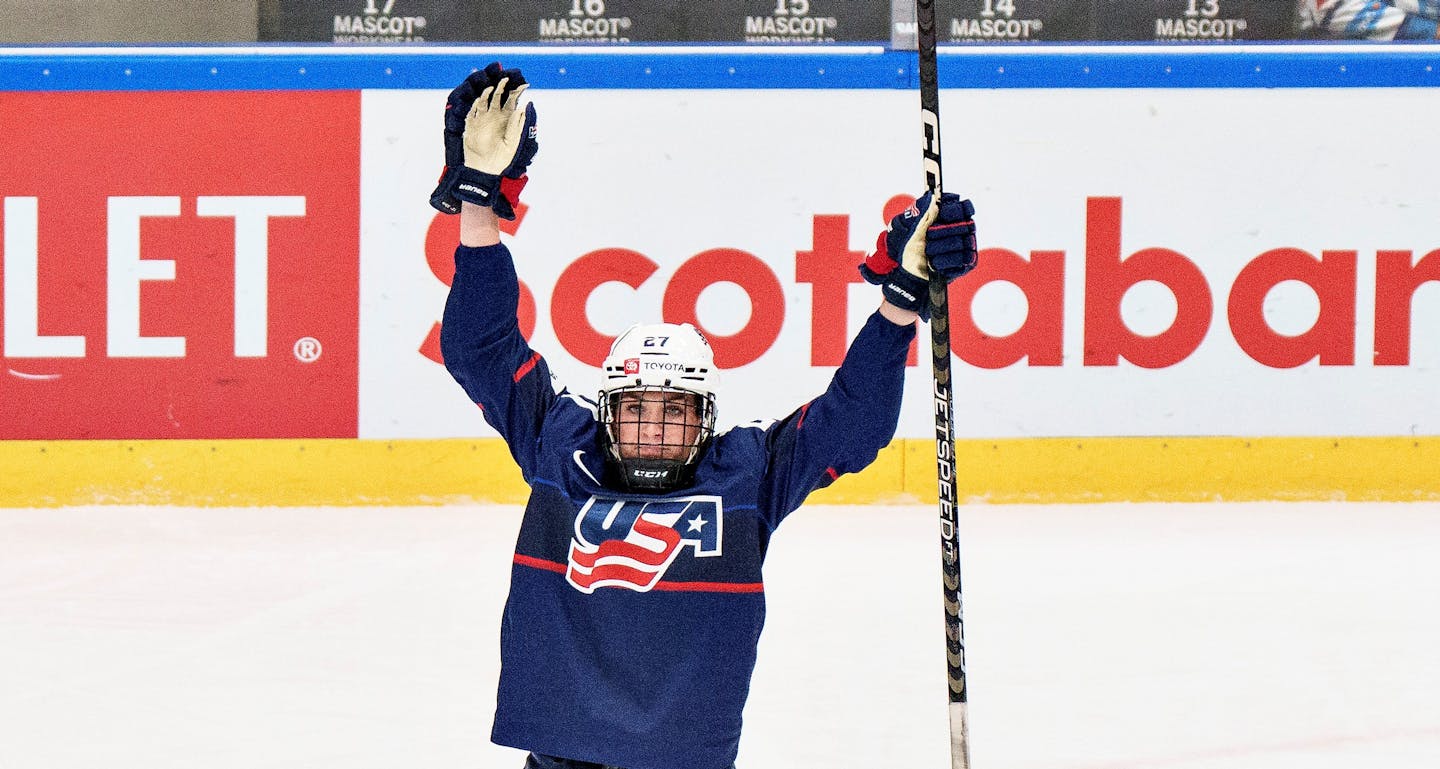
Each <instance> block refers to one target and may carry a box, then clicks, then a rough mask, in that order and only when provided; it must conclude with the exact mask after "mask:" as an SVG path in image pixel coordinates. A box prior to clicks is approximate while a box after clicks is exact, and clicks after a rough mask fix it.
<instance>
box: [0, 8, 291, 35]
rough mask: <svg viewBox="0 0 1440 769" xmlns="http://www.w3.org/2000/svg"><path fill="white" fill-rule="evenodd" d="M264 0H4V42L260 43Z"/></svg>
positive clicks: (0, 14)
mask: <svg viewBox="0 0 1440 769" xmlns="http://www.w3.org/2000/svg"><path fill="white" fill-rule="evenodd" d="M263 1H264V0H202V1H201V2H181V1H180V0H41V1H40V2H36V0H0V43H237V42H238V43H246V42H255V39H256V35H255V31H256V27H257V24H256V16H257V13H258V10H257V9H258V5H259V3H260V2H263Z"/></svg>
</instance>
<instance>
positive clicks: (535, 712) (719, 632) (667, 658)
mask: <svg viewBox="0 0 1440 769" xmlns="http://www.w3.org/2000/svg"><path fill="white" fill-rule="evenodd" d="M455 266H456V271H455V280H454V283H453V284H452V288H451V291H450V296H449V299H448V300H447V302H446V306H445V318H444V323H443V324H442V331H441V346H442V350H443V352H444V356H445V364H446V366H447V367H448V368H449V370H450V371H451V373H452V374H453V375H454V376H455V379H456V380H457V381H458V382H459V383H460V384H461V386H462V387H464V388H465V391H466V393H468V394H469V396H470V397H471V399H473V400H474V401H475V402H476V403H477V404H479V405H480V406H481V408H482V409H483V411H484V415H485V419H486V420H487V421H488V422H489V423H490V424H491V425H492V426H493V427H494V428H495V429H496V430H497V431H499V433H500V434H501V436H503V437H504V439H505V441H506V443H507V444H508V446H509V447H510V452H511V455H512V456H513V457H514V458H515V461H516V463H517V464H518V465H519V467H520V471H521V473H522V474H523V475H524V478H525V481H526V482H527V483H528V484H529V485H530V488H531V494H530V500H529V503H528V505H527V506H526V508H525V515H524V519H523V521H522V523H521V526H520V536H519V541H518V542H517V543H516V546H515V559H514V564H513V566H512V568H511V576H510V580H511V581H510V593H509V598H508V600H507V601H506V604H505V614H504V620H503V623H502V626H501V638H500V647H501V648H500V653H501V671H500V691H499V697H498V702H497V707H496V713H495V725H494V729H493V731H492V734H491V739H492V740H493V741H494V742H496V743H498V744H501V745H508V746H511V747H516V748H520V749H523V750H529V751H534V752H537V753H543V754H547V755H553V756H562V757H565V758H570V759H576V760H582V761H594V762H597V763H601V764H607V765H611V766H621V767H625V768H626V769H720V768H721V767H728V766H730V764H731V763H732V762H734V760H735V756H736V753H737V750H738V747H739V741H740V721H741V710H742V708H743V707H744V704H745V698H746V696H747V694H748V692H749V689H750V675H751V672H752V670H753V669H754V666H755V653H756V645H757V643H758V641H759V636H760V629H761V626H762V625H763V624H764V620H765V592H764V582H763V579H762V577H761V565H762V563H763V562H764V559H765V550H766V547H767V545H768V544H769V540H770V533H771V532H772V531H774V529H775V527H776V526H778V525H779V524H780V522H781V521H782V520H783V519H784V518H785V516H786V515H788V514H789V513H790V512H791V511H793V510H795V509H796V508H797V507H799V506H800V504H801V503H802V502H804V501H805V497H806V496H807V495H808V494H809V493H810V492H811V491H813V490H815V489H817V488H821V487H823V486H827V485H829V484H830V483H831V482H832V481H834V479H835V478H837V477H838V476H840V475H841V474H844V473H849V472H855V471H858V470H860V469H862V468H864V467H865V466H866V465H868V464H869V463H870V462H872V461H874V459H875V456H876V454H877V453H878V452H879V450H880V449H881V448H883V447H884V446H885V445H886V444H888V443H889V442H890V439H891V438H892V437H893V436H894V432H895V425H896V422H897V420H898V418H899V412H900V400H901V391H902V388H903V383H904V371H905V357H906V352H907V350H908V347H909V344H910V341H911V340H912V339H913V337H914V335H915V329H914V326H913V325H911V326H897V325H895V324H893V323H891V322H889V321H887V320H885V319H884V318H883V317H881V316H879V314H878V313H877V314H876V315H873V316H871V317H870V319H869V320H868V321H867V322H866V324H865V326H864V328H863V329H862V330H861V331H860V333H859V334H858V335H857V336H856V338H855V340H854V341H853V342H852V344H851V347H850V351H849V353H848V354H847V356H846V358H845V361H844V363H843V364H842V365H841V366H840V367H839V369H837V371H836V373H835V376H834V378H833V379H832V381H831V383H830V386H829V388H828V389H827V390H826V391H825V393H824V394H822V395H820V396H819V397H817V398H815V399H814V400H812V401H810V402H809V403H807V404H805V405H803V406H801V407H800V408H799V409H797V410H796V411H794V412H793V413H791V414H790V415H789V416H787V417H785V418H784V419H781V420H778V421H771V422H768V423H765V424H760V423H755V424H752V425H749V426H744V427H737V428H734V429H731V430H728V431H726V432H724V433H721V434H720V435H717V436H716V437H715V438H714V440H713V441H712V442H711V444H710V446H709V448H708V449H707V450H706V452H705V454H704V456H703V458H702V459H701V461H700V464H699V466H698V468H697V469H696V472H695V479H694V483H693V485H691V486H690V487H688V488H685V489H683V490H679V491H674V492H670V493H666V494H638V493H633V492H629V493H627V492H617V491H614V490H612V489H610V488H607V487H605V486H603V485H602V484H601V483H600V480H601V479H603V478H604V473H603V471H604V467H603V459H602V456H601V449H600V443H599V431H598V422H597V418H596V408H595V403H594V402H593V401H592V400H590V399H588V398H584V397H581V396H579V395H575V394H572V393H569V392H568V391H566V390H564V389H563V388H559V387H557V386H555V385H554V384H553V383H552V381H551V379H552V378H551V376H550V370H549V367H548V366H547V365H546V363H545V359H544V358H542V357H540V355H539V354H538V353H536V352H534V351H533V350H531V349H530V347H529V345H528V344H527V343H526V342H525V339H524V338H523V337H522V336H521V334H520V330H519V328H518V325H517V323H516V318H515V310H516V301H517V297H518V289H517V284H516V277H515V269H514V265H513V264H512V262H511V258H510V252H509V250H508V249H507V248H506V247H505V246H503V245H495V246H488V247H484V248H468V247H464V246H462V247H460V248H458V249H457V250H456V253H455ZM722 408H723V405H722Z"/></svg>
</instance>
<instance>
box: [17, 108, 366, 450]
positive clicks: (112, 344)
mask: <svg viewBox="0 0 1440 769" xmlns="http://www.w3.org/2000/svg"><path fill="white" fill-rule="evenodd" d="M359 101H360V99H359V94H358V93H284V92H229V93H208V92H207V93H193V92H173V93H145V92H139V93H116V92H103V93H84V92H81V93H7V94H4V113H5V114H4V118H3V125H4V132H3V133H4V135H3V138H0V142H3V149H0V199H3V210H0V230H3V248H4V252H3V262H0V266H3V279H4V294H3V302H4V315H3V319H4V329H3V332H4V368H5V371H4V372H3V376H0V382H3V384H0V438H5V439H80V438H127V439H128V438H241V437H324V436H353V435H354V434H355V423H356V409H357V402H358V389H357V379H356V358H357V353H358V349H359V338H358V335H357V327H358V323H357V311H358V298H359V294H358V274H359V264H358V262H357V257H356V254H357V238H358V235H357V230H358V226H359V209H358V197H359V195H358V190H359V184H360V182H359V169H358V167H357V158H358V155H359V135H360V125H359V111H360V107H359Z"/></svg>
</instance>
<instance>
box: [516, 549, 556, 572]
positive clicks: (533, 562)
mask: <svg viewBox="0 0 1440 769" xmlns="http://www.w3.org/2000/svg"><path fill="white" fill-rule="evenodd" d="M515 563H518V564H520V565H521V566H529V567H530V568H532V569H544V570H545V571H553V572H555V573H556V574H564V573H565V564H563V563H555V562H554V561H547V560H544V559H543V558H531V557H530V556H528V555H521V554H519V553H516V554H515Z"/></svg>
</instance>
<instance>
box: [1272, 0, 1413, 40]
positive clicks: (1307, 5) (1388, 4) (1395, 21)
mask: <svg viewBox="0 0 1440 769" xmlns="http://www.w3.org/2000/svg"><path fill="white" fill-rule="evenodd" d="M1299 2H1300V7H1299V14H1298V16H1299V19H1298V24H1299V28H1300V29H1299V31H1300V34H1302V35H1304V36H1306V37H1328V38H1349V39H1360V40H1435V39H1437V37H1440V0H1299Z"/></svg>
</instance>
